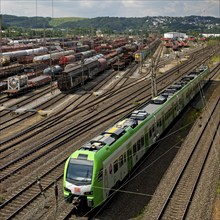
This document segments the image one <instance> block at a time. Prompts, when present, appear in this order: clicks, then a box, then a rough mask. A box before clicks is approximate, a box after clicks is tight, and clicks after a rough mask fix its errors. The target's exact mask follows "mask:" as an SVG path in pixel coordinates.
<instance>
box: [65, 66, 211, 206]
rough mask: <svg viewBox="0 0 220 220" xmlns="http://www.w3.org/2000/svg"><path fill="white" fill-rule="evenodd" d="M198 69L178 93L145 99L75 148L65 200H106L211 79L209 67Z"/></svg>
mask: <svg viewBox="0 0 220 220" xmlns="http://www.w3.org/2000/svg"><path fill="white" fill-rule="evenodd" d="M195 72H196V73H193V75H191V76H193V77H192V78H190V80H189V81H188V82H187V83H186V84H181V83H179V85H182V88H181V89H178V90H176V91H175V93H173V94H170V95H169V96H167V97H162V96H161V95H159V96H158V97H155V98H154V99H152V100H151V101H150V102H147V103H144V105H142V107H140V108H139V109H137V110H135V111H133V112H131V113H130V114H128V115H127V116H126V117H124V118H122V119H121V120H119V121H118V122H116V123H115V124H114V125H113V126H111V127H110V128H108V129H106V130H105V131H103V132H102V133H101V134H99V135H98V136H96V137H94V138H93V139H91V140H90V141H88V142H87V143H85V144H84V145H83V146H81V147H80V148H79V149H78V150H76V151H75V152H73V153H72V154H71V155H70V157H69V158H68V159H67V161H66V163H65V167H64V175H63V193H64V198H65V201H67V202H72V203H73V204H74V205H75V206H76V207H78V206H81V207H86V208H87V207H89V208H95V207H97V206H100V205H101V204H102V203H103V202H104V201H106V200H107V199H108V198H109V197H110V195H111V192H112V191H113V190H115V189H117V188H118V186H120V184H121V182H122V181H124V179H125V178H126V177H127V176H129V174H131V172H132V171H133V168H134V167H135V165H136V164H137V163H138V162H139V161H140V160H141V159H142V158H143V157H144V156H145V154H146V153H147V151H148V150H149V149H150V147H151V146H152V145H153V144H154V143H155V142H156V141H157V140H158V138H159V137H160V135H161V134H162V133H163V132H164V131H165V129H166V128H167V127H168V126H169V125H170V124H171V123H172V121H173V120H174V119H175V118H176V117H177V116H178V115H179V114H180V112H181V111H182V110H183V109H184V107H185V106H186V105H187V103H189V101H190V100H191V99H192V98H193V97H194V96H195V95H196V93H197V92H198V91H199V90H200V89H201V87H200V86H199V85H201V86H204V83H205V82H207V80H208V77H209V69H208V67H205V68H202V69H199V70H196V71H195ZM182 80H183V79H181V80H180V81H182ZM189 94H190V95H189Z"/></svg>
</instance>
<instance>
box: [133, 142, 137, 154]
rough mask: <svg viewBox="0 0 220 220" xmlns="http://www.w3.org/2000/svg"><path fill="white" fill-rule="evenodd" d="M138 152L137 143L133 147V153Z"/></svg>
mask: <svg viewBox="0 0 220 220" xmlns="http://www.w3.org/2000/svg"><path fill="white" fill-rule="evenodd" d="M136 152H137V147H136V143H135V144H134V145H133V153H134V154H136Z"/></svg>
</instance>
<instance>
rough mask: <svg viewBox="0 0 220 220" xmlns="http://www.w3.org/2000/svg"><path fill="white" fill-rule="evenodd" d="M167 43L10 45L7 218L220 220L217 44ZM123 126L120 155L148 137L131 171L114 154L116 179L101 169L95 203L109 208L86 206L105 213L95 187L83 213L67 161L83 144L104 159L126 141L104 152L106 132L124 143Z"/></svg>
mask: <svg viewBox="0 0 220 220" xmlns="http://www.w3.org/2000/svg"><path fill="white" fill-rule="evenodd" d="M167 42H168V40H167V39H162V40H161V39H160V38H159V37H158V36H156V35H155V36H153V37H150V38H147V39H146V40H145V42H143V40H142V39H141V40H140V39H135V38H127V37H120V38H119V37H118V38H110V37H108V38H105V39H104V38H100V37H96V38H93V39H92V40H91V39H87V40H86V39H84V38H83V39H80V38H79V39H59V38H54V39H51V38H50V39H29V40H28V41H27V39H25V40H21V39H20V40H19V41H18V42H16V45H15V44H12V43H11V44H10V45H9V42H4V44H3V43H2V47H1V53H2V57H1V67H0V80H1V82H0V86H1V87H0V91H1V95H0V104H1V105H0V116H1V119H0V130H1V132H0V137H1V138H0V142H1V145H0V219H3V220H5V219H23V220H25V219H45V220H46V219H60V220H61V219H63V220H64V219H150V220H152V219H155V220H156V219H157V220H159V219H213V220H215V219H219V218H220V212H219V208H218V207H220V198H219V187H220V186H219V184H220V183H219V181H220V177H219V174H220V159H219V158H220V144H219V143H220V129H219V123H220V100H219V99H220V96H219V94H220V70H219V69H220V60H219V56H220V54H219V51H220V45H219V44H216V45H214V46H209V45H208V43H207V41H204V42H200V40H197V41H196V42H195V41H193V40H192V39H188V40H187V41H184V43H181V42H178V43H179V44H178V47H175V48H174V47H172V44H169V45H168V44H167ZM169 42H170V41H169ZM175 45H177V43H175ZM216 57H218V59H216ZM146 109H147V110H146ZM159 112H162V113H161V115H159V116H158V114H159ZM145 113H146V114H145ZM152 115H153V116H152ZM151 116H152V119H151ZM138 117H139V118H138ZM141 117H144V119H143V118H141ZM148 118H149V119H148ZM124 119H130V122H132V123H134V127H132V126H133V125H127V127H125V128H124V127H123V129H124V131H123V132H124V133H122V134H123V135H122V136H120V138H124V139H123V140H121V142H120V143H121V144H120V145H121V146H122V145H123V144H124V143H127V142H128V141H129V140H130V143H133V142H134V141H135V140H136V139H137V136H138V135H139V133H140V132H142V133H143V132H145V133H143V136H142V133H141V136H140V137H141V139H140V140H138V141H137V144H136V143H135V144H134V145H133V144H132V145H131V146H130V145H129V144H128V146H127V151H125V152H124V156H123V155H122V156H123V157H122V160H121V159H120V154H119V151H116V150H115V151H114V152H113V153H112V155H113V154H114V155H116V156H114V157H115V159H114V163H112V164H111V162H110V165H112V166H113V168H111V169H113V171H112V170H111V171H110V169H109V170H108V169H107V168H105V167H104V162H103V164H102V165H103V168H102V172H101V174H100V175H99V177H100V180H99V181H102V180H103V183H99V184H101V190H100V191H98V192H99V194H100V193H101V194H102V193H103V197H106V200H105V201H104V202H103V203H102V204H101V205H98V206H97V207H94V208H93V207H92V208H91V207H90V208H89V207H87V205H88V206H89V205H91V204H94V203H95V202H96V196H97V194H96V189H95V187H97V186H96V179H94V180H91V184H93V185H92V186H91V187H93V191H91V192H92V193H90V194H89V196H88V201H87V202H88V204H87V202H86V205H84V204H83V205H81V204H80V205H79V204H78V203H81V202H82V201H81V200H83V199H85V198H87V197H86V196H85V195H86V194H84V195H83V196H82V195H80V196H78V195H77V192H78V193H79V191H80V190H79V188H77V187H75V194H74V192H73V191H72V190H71V189H68V187H67V185H66V183H65V182H66V181H67V180H66V173H65V172H66V171H65V170H64V167H65V162H66V161H67V159H68V157H69V156H70V155H71V154H72V153H73V152H76V151H77V150H78V149H80V148H81V147H82V146H85V143H90V144H91V146H92V147H94V148H96V149H95V150H96V151H97V152H95V153H94V152H92V151H93V150H94V149H93V148H92V147H91V148H89V149H88V150H87V151H88V152H89V153H88V155H90V153H91V154H92V153H94V154H98V153H99V152H101V151H102V150H104V147H106V146H104V145H103V147H102V148H103V149H100V148H101V147H100V148H98V146H99V145H98V144H103V143H104V144H106V145H108V146H107V147H109V146H110V147H111V145H112V148H113V145H114V143H116V142H117V140H118V139H117V138H115V141H114V142H111V143H110V142H107V140H106V142H105V141H104V139H103V138H104V137H105V135H104V133H105V132H106V131H108V132H109V133H108V134H111V138H113V136H114V135H116V136H117V134H116V131H117V132H119V131H118V130H117V129H116V130H114V129H115V128H119V126H118V127H117V126H116V125H119V124H120V122H121V124H122V122H123V123H124ZM145 119H146V120H145ZM117 123H118V124H117ZM121 124H120V125H121ZM129 126H130V127H129ZM135 126H136V130H135ZM138 126H140V127H141V126H143V128H144V129H142V131H140V130H141V128H140V130H138V129H137V128H138ZM144 126H145V127H144ZM110 128H111V129H110ZM113 128H114V129H113ZM120 128H121V129H122V127H120ZM123 129H122V130H123ZM126 129H132V132H134V133H132V132H131V134H133V136H132V135H131V136H130V137H129V138H130V139H126V138H125V135H126V132H127V130H126ZM113 130H114V132H115V133H114V132H113ZM133 130H134V131H133ZM143 130H144V131H143ZM135 132H137V133H135ZM112 134H114V135H112ZM120 135H121V134H120ZM95 137H96V138H95ZM114 137H115V136H114ZM97 138H99V139H97ZM101 138H102V139H101ZM91 140H92V141H91ZM108 140H109V139H108ZM126 141H127V142H126ZM94 143H96V145H93V144H94ZM129 146H130V147H129ZM134 146H135V147H134ZM118 148H119V147H118ZM83 152H84V153H85V152H86V150H84V151H83ZM117 152H118V156H117ZM109 157H110V156H109ZM116 158H118V159H116ZM123 158H124V159H123ZM129 161H130V162H129ZM94 163H95V161H94ZM99 163H101V162H100V161H99ZM105 163H107V162H105ZM130 163H131V164H130ZM130 166H132V169H131V170H129V169H130V168H129V167H130ZM106 167H107V166H106ZM109 167H110V166H109ZM116 168H117V169H116ZM120 169H121V170H122V169H124V170H123V172H124V173H125V174H123V175H124V176H123V177H122V172H121V171H120ZM127 169H128V170H129V172H128V173H126V172H127ZM125 170H126V171H125ZM104 171H105V172H104ZM93 172H95V167H94V169H93ZM107 172H109V173H107ZM112 172H113V173H112ZM119 172H121V173H119ZM112 175H114V177H112ZM106 176H108V177H106ZM110 176H111V178H110ZM64 177H65V178H64ZM116 178H118V181H116V182H115V183H114V186H110V182H111V181H113V179H116ZM106 179H107V182H106V181H105V180H106ZM106 184H107V185H106ZM81 185H82V183H81ZM79 186H80V185H79ZM116 186H117V187H116ZM71 187H72V186H71ZM64 188H65V190H66V192H65V193H66V194H67V193H69V194H68V197H70V200H71V201H70V202H66V201H65V199H64V194H65V193H64V191H63V190H64ZM72 189H73V188H72ZM76 189H77V190H78V191H77V190H76ZM81 190H82V189H81ZM217 192H218V193H217ZM66 194H65V196H66ZM73 194H74V195H73ZM82 197H83V199H81V198H82ZM97 197H99V195H98V196H97ZM91 198H92V199H91ZM68 199H69V198H68ZM89 199H90V200H89ZM66 200H67V199H66ZM91 206H92V205H91Z"/></svg>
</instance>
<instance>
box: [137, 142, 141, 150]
mask: <svg viewBox="0 0 220 220" xmlns="http://www.w3.org/2000/svg"><path fill="white" fill-rule="evenodd" d="M140 149H141V140H138V142H137V150H138V151H139V150H140Z"/></svg>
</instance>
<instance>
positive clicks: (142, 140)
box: [141, 136, 144, 147]
mask: <svg viewBox="0 0 220 220" xmlns="http://www.w3.org/2000/svg"><path fill="white" fill-rule="evenodd" d="M141 147H144V136H142V137H141Z"/></svg>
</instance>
